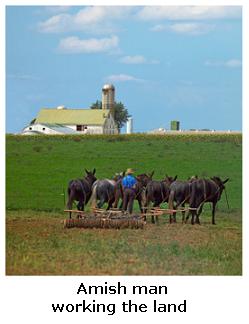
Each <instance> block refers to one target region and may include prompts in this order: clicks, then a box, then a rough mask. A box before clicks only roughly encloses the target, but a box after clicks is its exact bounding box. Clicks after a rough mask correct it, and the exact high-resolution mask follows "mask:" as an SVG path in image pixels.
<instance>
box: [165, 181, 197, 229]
mask: <svg viewBox="0 0 249 324" xmlns="http://www.w3.org/2000/svg"><path fill="white" fill-rule="evenodd" d="M197 179H198V177H197V176H192V177H191V178H189V179H188V180H186V181H181V180H176V181H174V182H172V183H171V185H170V187H169V189H170V194H169V199H168V205H169V209H171V210H173V209H177V208H178V207H185V204H189V200H190V194H191V185H192V183H193V182H194V181H196V180H197ZM169 220H170V223H172V222H174V223H175V222H176V213H174V214H173V215H171V214H170V217H169ZM184 221H185V211H182V223H183V222H184Z"/></svg>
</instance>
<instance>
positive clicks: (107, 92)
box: [102, 84, 115, 116]
mask: <svg viewBox="0 0 249 324" xmlns="http://www.w3.org/2000/svg"><path fill="white" fill-rule="evenodd" d="M114 103H115V88H114V86H113V85H112V84H105V85H104V86H103V88H102V109H109V110H110V112H111V114H112V116H114Z"/></svg>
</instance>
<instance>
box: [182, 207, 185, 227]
mask: <svg viewBox="0 0 249 324" xmlns="http://www.w3.org/2000/svg"><path fill="white" fill-rule="evenodd" d="M182 207H183V208H185V204H182ZM184 222H185V211H182V224H183V223H184Z"/></svg>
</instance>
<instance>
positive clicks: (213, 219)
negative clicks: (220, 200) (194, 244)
mask: <svg viewBox="0 0 249 324" xmlns="http://www.w3.org/2000/svg"><path fill="white" fill-rule="evenodd" d="M215 207H216V203H213V205H212V224H213V225H215Z"/></svg>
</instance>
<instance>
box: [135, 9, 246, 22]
mask: <svg viewBox="0 0 249 324" xmlns="http://www.w3.org/2000/svg"><path fill="white" fill-rule="evenodd" d="M241 16H242V9H241V7H240V6H147V7H144V8H143V9H141V10H140V11H139V12H138V14H137V17H138V18H139V19H142V20H154V21H156V20H165V19H168V20H190V19H191V20H200V19H230V18H241Z"/></svg>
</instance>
